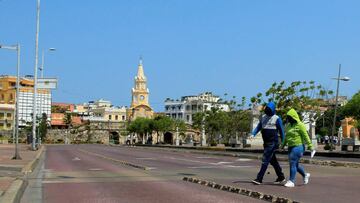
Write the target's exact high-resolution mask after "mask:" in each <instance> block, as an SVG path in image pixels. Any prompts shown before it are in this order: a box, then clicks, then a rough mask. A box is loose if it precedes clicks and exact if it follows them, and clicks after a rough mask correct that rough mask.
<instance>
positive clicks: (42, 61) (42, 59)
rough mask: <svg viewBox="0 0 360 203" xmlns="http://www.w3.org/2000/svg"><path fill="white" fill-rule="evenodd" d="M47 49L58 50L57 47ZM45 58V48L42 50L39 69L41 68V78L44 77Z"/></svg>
mask: <svg viewBox="0 0 360 203" xmlns="http://www.w3.org/2000/svg"><path fill="white" fill-rule="evenodd" d="M46 51H49V52H50V51H56V49H55V48H49V49H46ZM44 58H45V50H44V49H43V50H42V57H41V66H40V67H39V70H40V76H41V78H44Z"/></svg>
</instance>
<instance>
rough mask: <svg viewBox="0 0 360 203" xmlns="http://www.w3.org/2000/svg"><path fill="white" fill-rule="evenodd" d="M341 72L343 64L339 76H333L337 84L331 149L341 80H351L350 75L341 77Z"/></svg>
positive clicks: (331, 148)
mask: <svg viewBox="0 0 360 203" xmlns="http://www.w3.org/2000/svg"><path fill="white" fill-rule="evenodd" d="M340 73H341V64H339V74H338V77H337V78H332V79H334V80H337V85H336V96H335V112H334V120H333V125H332V130H331V137H330V151H332V150H333V137H334V133H335V123H336V111H337V106H338V98H339V84H340V80H342V81H349V80H350V78H349V77H342V78H340Z"/></svg>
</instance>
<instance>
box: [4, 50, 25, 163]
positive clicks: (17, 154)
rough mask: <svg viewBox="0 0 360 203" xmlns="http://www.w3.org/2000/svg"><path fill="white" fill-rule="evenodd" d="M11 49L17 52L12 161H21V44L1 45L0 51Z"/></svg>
mask: <svg viewBox="0 0 360 203" xmlns="http://www.w3.org/2000/svg"><path fill="white" fill-rule="evenodd" d="M1 48H3V49H10V50H16V51H17V64H16V98H15V100H16V101H15V119H14V121H15V126H13V128H14V130H13V134H14V135H13V138H14V139H15V155H14V157H13V158H12V159H16V160H20V159H21V157H20V154H19V92H20V82H19V81H20V44H16V45H15V46H3V45H0V49H1Z"/></svg>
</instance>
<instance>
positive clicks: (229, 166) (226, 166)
mask: <svg viewBox="0 0 360 203" xmlns="http://www.w3.org/2000/svg"><path fill="white" fill-rule="evenodd" d="M223 167H225V168H251V167H255V166H233V165H224V166H223Z"/></svg>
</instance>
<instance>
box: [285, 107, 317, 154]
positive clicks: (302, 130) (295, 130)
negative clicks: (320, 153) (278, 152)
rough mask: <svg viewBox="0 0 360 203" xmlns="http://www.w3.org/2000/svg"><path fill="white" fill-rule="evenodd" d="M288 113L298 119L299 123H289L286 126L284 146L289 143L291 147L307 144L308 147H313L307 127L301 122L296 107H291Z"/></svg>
mask: <svg viewBox="0 0 360 203" xmlns="http://www.w3.org/2000/svg"><path fill="white" fill-rule="evenodd" d="M286 115H287V116H291V117H292V118H293V119H294V120H296V121H297V123H295V124H288V125H287V126H286V127H285V141H284V143H283V146H285V145H288V146H289V147H295V146H299V145H303V144H306V145H307V146H308V149H312V148H313V146H312V144H311V140H310V137H309V135H308V133H307V131H306V127H305V125H304V123H302V122H301V120H300V118H299V115H298V114H297V112H296V111H295V110H294V109H290V110H289V111H288V112H287V114H286Z"/></svg>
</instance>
